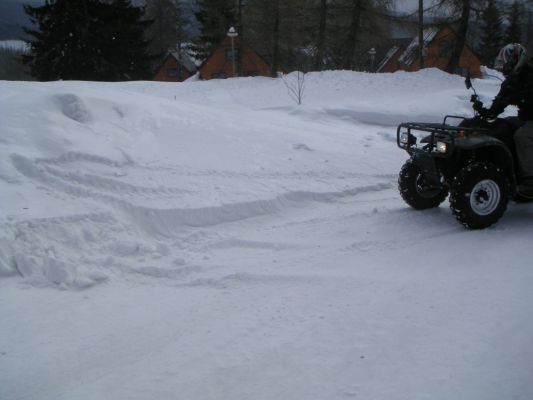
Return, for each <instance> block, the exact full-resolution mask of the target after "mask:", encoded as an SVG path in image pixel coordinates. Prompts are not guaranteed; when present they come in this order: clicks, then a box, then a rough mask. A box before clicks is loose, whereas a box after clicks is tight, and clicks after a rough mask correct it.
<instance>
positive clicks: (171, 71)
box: [167, 68, 178, 78]
mask: <svg viewBox="0 0 533 400" xmlns="http://www.w3.org/2000/svg"><path fill="white" fill-rule="evenodd" d="M177 76H178V69H177V68H168V69H167V77H169V78H177Z"/></svg>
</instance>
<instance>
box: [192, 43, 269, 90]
mask: <svg viewBox="0 0 533 400" xmlns="http://www.w3.org/2000/svg"><path fill="white" fill-rule="evenodd" d="M233 41H234V42H233V46H232V39H231V38H230V37H226V38H225V39H224V40H223V41H222V43H221V44H220V45H219V46H218V47H217V48H215V50H214V51H213V53H211V55H210V56H209V57H208V58H207V60H205V61H204V63H203V64H202V65H201V66H200V79H206V80H207V79H220V78H228V77H232V76H271V71H270V66H269V65H268V64H267V63H266V61H265V60H264V59H263V58H262V57H261V56H260V55H259V54H257V53H256V52H255V51H254V50H252V49H251V48H250V47H248V46H246V45H245V44H243V43H242V41H241V40H240V39H239V37H235V38H234V39H233ZM232 49H234V51H235V60H234V59H233V51H232ZM234 61H235V62H234ZM234 65H235V67H234ZM234 68H235V71H234Z"/></svg>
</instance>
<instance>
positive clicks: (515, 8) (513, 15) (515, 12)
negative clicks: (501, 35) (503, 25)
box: [504, 0, 523, 43]
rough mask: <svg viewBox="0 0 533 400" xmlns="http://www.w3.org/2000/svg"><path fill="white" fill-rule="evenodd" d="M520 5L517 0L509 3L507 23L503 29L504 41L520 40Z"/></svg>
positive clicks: (514, 41)
mask: <svg viewBox="0 0 533 400" xmlns="http://www.w3.org/2000/svg"><path fill="white" fill-rule="evenodd" d="M522 12H523V10H522V6H521V4H520V3H519V2H518V1H516V0H515V1H514V2H513V4H511V8H510V10H509V25H508V26H507V29H506V30H505V40H504V42H505V43H520V42H521V40H522V26H521V22H522V21H521V17H522Z"/></svg>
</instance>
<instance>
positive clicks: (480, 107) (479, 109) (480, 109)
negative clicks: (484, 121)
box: [472, 98, 487, 114]
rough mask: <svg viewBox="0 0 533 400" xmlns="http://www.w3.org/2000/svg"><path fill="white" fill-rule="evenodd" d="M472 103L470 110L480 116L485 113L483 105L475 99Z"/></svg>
mask: <svg viewBox="0 0 533 400" xmlns="http://www.w3.org/2000/svg"><path fill="white" fill-rule="evenodd" d="M472 103H474V104H473V105H472V108H473V109H474V110H475V111H477V112H478V113H479V114H482V113H483V111H487V109H486V108H485V107H483V103H482V102H481V101H479V100H478V99H477V98H476V99H473V101H472Z"/></svg>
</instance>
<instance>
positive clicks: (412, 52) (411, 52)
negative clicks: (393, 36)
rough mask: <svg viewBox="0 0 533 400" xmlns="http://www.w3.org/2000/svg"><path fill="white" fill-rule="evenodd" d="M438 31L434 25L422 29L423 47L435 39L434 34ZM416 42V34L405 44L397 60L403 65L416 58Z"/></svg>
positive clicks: (410, 62)
mask: <svg viewBox="0 0 533 400" xmlns="http://www.w3.org/2000/svg"><path fill="white" fill-rule="evenodd" d="M438 32H439V28H437V27H434V26H432V27H429V28H426V29H424V32H423V34H422V36H423V39H422V40H423V42H424V47H426V46H427V45H428V44H429V43H431V41H432V40H433V39H435V36H437V33H438ZM418 44H419V40H418V36H417V37H415V38H414V39H413V40H412V41H411V43H409V46H407V48H406V49H405V51H404V52H403V53H402V55H401V56H400V58H399V59H398V61H399V62H400V63H402V64H404V65H411V64H412V63H413V61H414V60H416V59H417V58H418Z"/></svg>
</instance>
